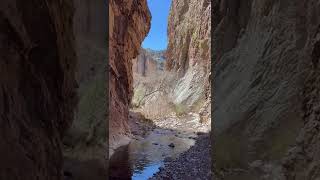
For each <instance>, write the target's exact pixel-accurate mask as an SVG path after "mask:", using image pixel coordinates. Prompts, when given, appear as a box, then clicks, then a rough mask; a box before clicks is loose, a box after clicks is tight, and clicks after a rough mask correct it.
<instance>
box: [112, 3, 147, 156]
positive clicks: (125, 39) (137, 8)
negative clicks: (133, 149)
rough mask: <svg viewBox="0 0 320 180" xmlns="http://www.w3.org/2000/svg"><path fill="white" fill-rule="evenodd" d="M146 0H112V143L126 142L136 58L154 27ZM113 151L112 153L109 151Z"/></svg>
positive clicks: (116, 145) (117, 144) (115, 145)
mask: <svg viewBox="0 0 320 180" xmlns="http://www.w3.org/2000/svg"><path fill="white" fill-rule="evenodd" d="M150 19H151V17H150V12H149V9H148V7H147V2H146V1H145V0H120V1H118V0H111V1H109V53H110V54H109V68H108V69H109V71H108V72H109V99H110V101H109V112H110V115H109V145H110V148H111V150H112V149H114V148H115V147H118V146H119V145H121V144H123V143H125V141H124V139H125V138H124V137H126V135H128V133H129V128H128V124H127V123H128V122H127V121H128V115H129V105H130V102H131V97H132V94H133V87H132V84H133V83H132V81H133V78H132V59H134V58H135V57H136V56H137V55H138V53H139V50H140V47H141V43H142V41H143V39H144V38H145V36H146V35H147V33H148V31H149V29H150ZM109 155H110V154H109Z"/></svg>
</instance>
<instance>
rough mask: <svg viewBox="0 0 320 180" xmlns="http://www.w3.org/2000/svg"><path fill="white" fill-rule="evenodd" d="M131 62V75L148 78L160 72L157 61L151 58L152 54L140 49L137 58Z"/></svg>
mask: <svg viewBox="0 0 320 180" xmlns="http://www.w3.org/2000/svg"><path fill="white" fill-rule="evenodd" d="M132 61H133V65H132V71H133V73H136V74H139V75H141V76H149V75H151V74H154V73H155V72H157V71H158V70H160V68H159V66H160V65H158V61H156V59H155V57H153V54H151V53H150V52H149V51H148V50H146V49H143V48H141V49H140V52H139V56H138V57H137V58H135V59H133V60H132Z"/></svg>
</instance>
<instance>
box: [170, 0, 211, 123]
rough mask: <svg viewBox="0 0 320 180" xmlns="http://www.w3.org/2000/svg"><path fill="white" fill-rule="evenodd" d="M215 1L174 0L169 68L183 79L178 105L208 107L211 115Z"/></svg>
mask: <svg viewBox="0 0 320 180" xmlns="http://www.w3.org/2000/svg"><path fill="white" fill-rule="evenodd" d="M210 32H211V2H210V1H209V0H200V1H199V0H176V1H172V4H171V9H170V15H169V22H168V39H169V43H168V48H167V52H166V69H167V70H168V71H171V72H178V74H179V75H180V77H181V79H180V80H179V81H178V82H177V85H176V88H175V90H174V92H173V95H172V96H173V99H175V100H174V103H175V104H184V105H186V106H188V107H196V109H198V110H199V107H201V106H204V108H203V109H202V110H201V111H206V112H207V113H203V114H206V117H207V119H209V117H210V115H209V114H210V83H209V76H210V69H211V64H210V62H211V61H210V59H211V45H210V44H211V37H210V36H211V33H210Z"/></svg>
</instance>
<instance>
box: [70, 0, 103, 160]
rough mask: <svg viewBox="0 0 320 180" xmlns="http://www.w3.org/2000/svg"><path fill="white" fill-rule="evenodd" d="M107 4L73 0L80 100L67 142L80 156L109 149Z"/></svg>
mask: <svg viewBox="0 0 320 180" xmlns="http://www.w3.org/2000/svg"><path fill="white" fill-rule="evenodd" d="M107 8H108V3H107V2H106V1H104V0H94V1H92V0H74V9H75V10H74V11H75V12H74V18H73V20H74V21H73V22H74V24H73V29H74V33H75V45H76V54H77V59H78V63H77V65H78V66H77V73H76V75H77V76H76V77H77V81H78V84H79V89H78V94H79V103H78V107H77V109H76V110H77V111H76V114H75V120H74V121H73V124H72V126H71V128H70V130H69V131H68V133H67V134H66V136H65V137H64V145H65V154H67V155H68V156H71V157H76V158H80V159H88V158H94V157H95V158H97V159H103V157H104V156H105V153H106V150H107V147H106V142H107V140H106V137H107V128H106V126H107V120H106V109H107V106H106V100H107V99H106V87H107V84H106V82H107V78H106V68H107V67H106V65H107V63H106V62H107V58H108V57H107V51H108V49H106V47H107V35H108V34H107V21H108V19H107V17H108V14H107V10H108V9H107Z"/></svg>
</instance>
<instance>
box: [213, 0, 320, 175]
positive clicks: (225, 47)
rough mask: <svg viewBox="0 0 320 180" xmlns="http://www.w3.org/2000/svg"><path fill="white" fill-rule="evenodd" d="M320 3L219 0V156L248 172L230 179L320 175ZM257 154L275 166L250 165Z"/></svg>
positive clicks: (216, 13) (216, 97)
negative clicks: (257, 168)
mask: <svg viewBox="0 0 320 180" xmlns="http://www.w3.org/2000/svg"><path fill="white" fill-rule="evenodd" d="M319 9H320V4H319V2H318V1H316V0H309V1H299V0H293V1H292V0H291V1H286V0H285V1H277V0H274V1H260V0H250V1H230V0H217V1H214V4H213V18H214V24H213V28H214V29H213V32H214V34H213V42H212V44H213V51H212V53H213V54H212V56H213V61H214V63H215V64H216V66H215V69H214V71H213V72H214V73H215V74H214V77H213V78H214V85H213V86H214V90H213V92H214V93H213V95H214V100H215V102H214V103H215V104H216V106H215V109H214V114H213V116H214V117H215V122H214V124H215V125H214V127H215V129H214V132H215V133H214V134H215V135H216V136H215V137H214V138H213V139H214V140H213V147H214V154H215V161H216V163H217V168H218V169H220V170H221V169H225V168H231V169H241V170H243V171H242V173H240V174H238V176H234V175H232V173H231V175H226V176H225V178H229V179H234V178H236V177H238V178H239V177H245V179H256V178H257V177H259V178H263V179H290V180H291V179H297V180H298V179H299V180H300V179H301V180H303V179H317V178H319V174H317V173H318V172H319V153H316V151H317V150H318V149H319V143H318V142H319V141H317V139H318V138H317V137H319V130H316V129H317V124H318V122H319V120H318V118H317V113H316V112H317V111H318V110H317V108H318V107H317V103H316V101H317V99H318V98H319V97H318V87H317V85H315V84H316V82H317V78H316V77H317V75H316V74H317V71H318V66H317V62H318V60H319V56H318V54H319V49H317V47H318V46H317V43H318V41H319V38H320V35H319V31H320V30H319V27H320V26H319V25H320V14H319V12H320V11H319ZM299 134H300V135H299ZM298 135H299V136H298ZM297 137H299V138H298V139H297V140H298V141H297V142H296V138H297ZM296 143H297V146H296V147H295V148H294V149H291V147H292V146H293V145H295V144H296ZM288 153H289V157H290V158H286V160H284V161H285V163H284V164H285V166H284V167H285V168H280V171H278V167H279V166H280V167H281V166H282V160H283V158H284V157H286V156H287V154H288ZM257 160H259V161H261V162H262V163H261V164H262V166H265V165H266V164H267V165H268V167H271V170H268V171H258V172H257V171H255V170H253V169H252V168H250V167H249V164H252V163H253V162H257ZM272 167H273V168H272ZM260 169H261V168H260ZM269 169H270V168H269ZM274 172H276V173H274ZM247 175H248V176H247ZM249 175H250V176H249ZM232 177H234V178H232Z"/></svg>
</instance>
